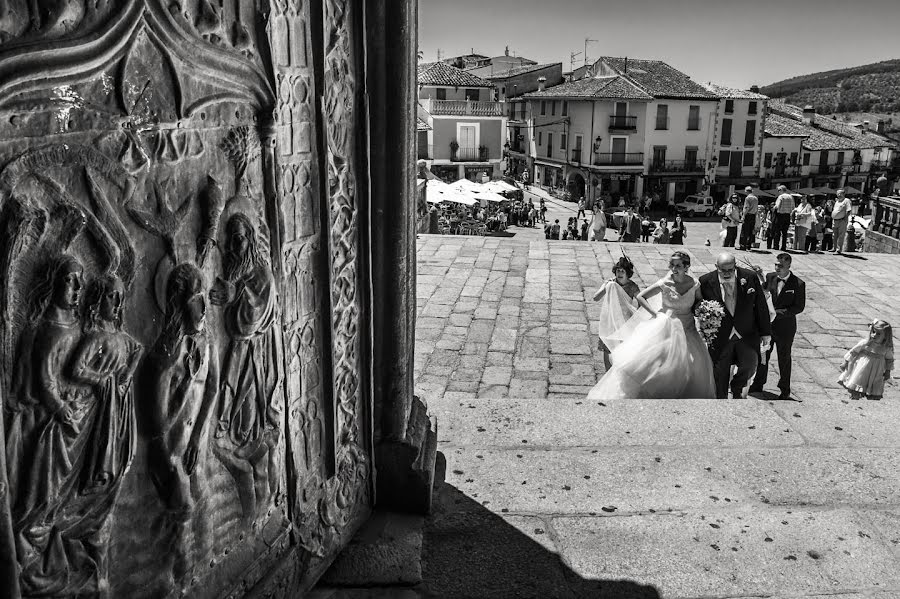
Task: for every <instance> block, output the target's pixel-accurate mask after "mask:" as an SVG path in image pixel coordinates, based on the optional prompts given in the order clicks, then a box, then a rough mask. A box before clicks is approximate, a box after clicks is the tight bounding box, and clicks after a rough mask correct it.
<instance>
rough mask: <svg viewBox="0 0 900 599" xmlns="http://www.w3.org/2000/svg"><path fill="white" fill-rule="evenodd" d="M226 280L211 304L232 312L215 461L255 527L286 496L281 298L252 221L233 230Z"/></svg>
mask: <svg viewBox="0 0 900 599" xmlns="http://www.w3.org/2000/svg"><path fill="white" fill-rule="evenodd" d="M223 266H224V271H225V272H224V274H225V277H224V278H217V279H216V283H215V285H214V286H213V288H212V289H211V290H210V293H209V297H210V300H211V301H212V303H213V304H214V305H216V306H223V307H224V309H225V325H226V329H227V331H228V334H229V337H230V340H229V344H228V348H227V350H226V351H225V353H224V355H223V362H222V380H221V391H220V403H219V410H218V418H217V420H218V424H217V428H216V432H215V435H214V436H215V448H216V455H217V456H218V457H219V459H220V460H221V461H222V463H223V464H225V466H226V467H227V468H228V470H229V471H230V472H231V475H232V476H233V477H234V479H235V482H236V484H237V491H238V495H239V496H240V500H241V505H242V507H243V512H244V518H245V519H247V520H253V519H255V518H257V517H258V516H259V515H260V511H261V510H262V509H263V508H265V507H266V506H267V504H268V499H269V498H270V497H273V496H275V495H277V493H278V492H279V488H278V485H279V476H278V466H279V456H278V439H279V436H280V434H281V422H280V417H281V416H280V413H281V410H282V399H281V385H282V383H283V374H282V372H283V370H282V369H283V359H284V358H283V352H282V349H281V329H280V326H279V314H278V293H277V289H276V285H275V278H274V276H273V274H272V269H271V267H270V266H269V263H268V259H267V258H266V251H265V247H264V246H263V245H262V244H261V243H260V241H259V239H258V235H257V232H256V228H255V227H254V226H253V224H252V222H251V221H250V219H249V218H248V217H247V216H245V215H243V214H241V213H235V214H233V215H232V216H231V218H230V219H229V220H228V224H227V226H226V244H225V256H224V265H223Z"/></svg>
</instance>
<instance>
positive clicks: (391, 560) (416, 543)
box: [322, 510, 424, 587]
mask: <svg viewBox="0 0 900 599" xmlns="http://www.w3.org/2000/svg"><path fill="white" fill-rule="evenodd" d="M423 525H424V517H423V516H414V515H407V514H401V513H394V512H385V511H380V510H376V511H375V512H374V513H373V514H372V517H371V518H370V519H369V520H368V521H367V522H366V523H365V525H364V526H363V527H362V528H361V529H360V530H359V531H358V532H357V533H356V535H355V536H354V537H353V539H352V540H351V541H350V543H349V544H348V545H347V546H346V547H345V548H344V549H343V551H341V553H340V555H338V557H337V559H335V561H334V563H333V564H332V565H331V567H330V568H329V569H328V571H327V572H326V573H325V575H324V576H323V577H322V583H323V584H324V585H334V586H343V587H353V586H365V585H371V586H389V585H398V584H399V585H402V584H408V585H415V584H418V583H420V582H422V528H423Z"/></svg>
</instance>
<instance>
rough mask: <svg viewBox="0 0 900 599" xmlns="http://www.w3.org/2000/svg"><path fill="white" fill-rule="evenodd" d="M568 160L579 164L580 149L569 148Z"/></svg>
mask: <svg viewBox="0 0 900 599" xmlns="http://www.w3.org/2000/svg"><path fill="white" fill-rule="evenodd" d="M569 161H570V162H574V163H575V164H581V150H580V149H579V150H569Z"/></svg>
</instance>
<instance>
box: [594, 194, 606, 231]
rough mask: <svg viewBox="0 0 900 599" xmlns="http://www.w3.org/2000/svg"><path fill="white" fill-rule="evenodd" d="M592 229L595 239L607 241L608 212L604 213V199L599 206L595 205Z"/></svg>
mask: <svg viewBox="0 0 900 599" xmlns="http://www.w3.org/2000/svg"><path fill="white" fill-rule="evenodd" d="M591 230H592V231H593V235H594V241H606V214H604V213H603V202H602V201H601V202H600V203H599V207H598V206H594V215H593V217H592V218H591Z"/></svg>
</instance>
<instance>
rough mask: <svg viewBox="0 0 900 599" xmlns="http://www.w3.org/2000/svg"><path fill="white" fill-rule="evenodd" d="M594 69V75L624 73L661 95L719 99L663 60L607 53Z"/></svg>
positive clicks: (595, 64)
mask: <svg viewBox="0 0 900 599" xmlns="http://www.w3.org/2000/svg"><path fill="white" fill-rule="evenodd" d="M594 68H595V70H594V75H610V74H617V75H622V76H624V77H627V78H628V79H631V81H633V82H634V83H635V84H636V85H639V86H640V87H641V89H643V90H644V91H645V92H647V93H648V94H651V95H652V96H654V97H657V98H680V99H686V100H707V99H708V100H717V99H718V96H717V95H716V94H715V93H713V92H711V91H709V90H708V89H706V88H705V87H704V86H703V85H701V84H699V83H697V82H696V81H694V80H693V79H691V78H690V77H689V76H688V75H686V74H684V73H682V72H681V71H679V70H678V69H676V68H674V67H672V66H670V65H669V64H667V63H665V62H663V61H661V60H642V59H634V58H627V57H626V58H618V57H615V56H603V57H602V58H600V59H599V60H598V61H597V62H596V63H594Z"/></svg>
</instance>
